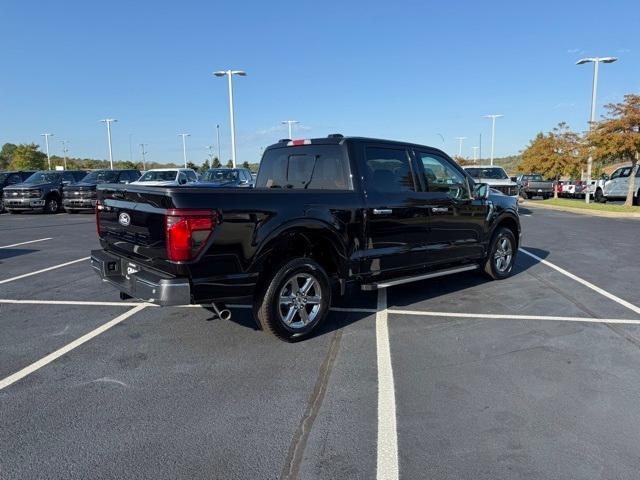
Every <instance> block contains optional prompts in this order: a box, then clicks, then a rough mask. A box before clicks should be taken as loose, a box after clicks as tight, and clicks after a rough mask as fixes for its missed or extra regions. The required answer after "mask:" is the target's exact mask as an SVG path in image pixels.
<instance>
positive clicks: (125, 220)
mask: <svg viewBox="0 0 640 480" xmlns="http://www.w3.org/2000/svg"><path fill="white" fill-rule="evenodd" d="M118 223H119V224H120V225H122V226H123V227H128V226H129V224H130V223H131V217H130V216H129V214H128V213H124V212H122V213H121V214H120V215H119V216H118Z"/></svg>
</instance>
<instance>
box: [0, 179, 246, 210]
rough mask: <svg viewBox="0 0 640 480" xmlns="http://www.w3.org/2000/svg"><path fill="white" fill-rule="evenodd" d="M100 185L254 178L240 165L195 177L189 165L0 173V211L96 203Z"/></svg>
mask: <svg viewBox="0 0 640 480" xmlns="http://www.w3.org/2000/svg"><path fill="white" fill-rule="evenodd" d="M101 184H135V185H145V186H157V187H175V186H194V187H195V186H199V187H203V186H205V187H247V188H250V187H253V185H254V178H253V176H252V174H251V172H250V171H249V170H247V169H244V168H213V169H210V170H208V171H207V172H205V173H204V174H203V175H202V177H201V178H200V179H199V178H198V175H197V174H196V172H195V171H194V170H193V169H190V168H161V169H153V170H149V171H147V172H144V173H143V174H142V175H141V173H140V171H138V170H133V169H123V170H96V171H93V172H89V173H87V172H86V171H84V170H42V171H37V172H35V171H8V172H0V213H2V212H3V211H5V210H6V211H8V212H9V213H19V212H27V211H43V212H45V213H57V212H58V211H60V210H61V209H63V208H64V210H65V211H67V212H68V213H78V212H80V211H83V210H85V211H86V210H91V211H93V209H94V208H95V206H96V189H97V186H98V185H101Z"/></svg>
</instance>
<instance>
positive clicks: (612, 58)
mask: <svg viewBox="0 0 640 480" xmlns="http://www.w3.org/2000/svg"><path fill="white" fill-rule="evenodd" d="M616 60H618V59H617V58H616V57H603V58H601V59H600V61H601V62H602V63H613V62H615V61H616Z"/></svg>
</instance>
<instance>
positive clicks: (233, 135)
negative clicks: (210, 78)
mask: <svg viewBox="0 0 640 480" xmlns="http://www.w3.org/2000/svg"><path fill="white" fill-rule="evenodd" d="M214 75H215V76H216V77H224V76H226V77H227V79H228V80H229V122H230V123H231V161H232V162H233V168H236V123H235V120H234V117H233V81H232V77H233V76H234V75H238V76H240V77H245V76H246V75H247V74H246V73H245V72H244V71H243V70H219V71H217V72H214ZM218 160H220V159H218Z"/></svg>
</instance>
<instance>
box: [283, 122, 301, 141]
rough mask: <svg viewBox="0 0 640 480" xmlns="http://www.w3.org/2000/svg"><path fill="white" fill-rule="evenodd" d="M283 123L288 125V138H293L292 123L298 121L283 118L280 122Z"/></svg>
mask: <svg viewBox="0 0 640 480" xmlns="http://www.w3.org/2000/svg"><path fill="white" fill-rule="evenodd" d="M280 123H282V124H283V125H288V126H289V139H290V140H291V139H292V138H293V128H292V127H293V125H295V124H296V123H300V122H299V121H298V120H283V121H282V122H280Z"/></svg>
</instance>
